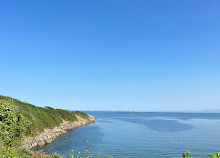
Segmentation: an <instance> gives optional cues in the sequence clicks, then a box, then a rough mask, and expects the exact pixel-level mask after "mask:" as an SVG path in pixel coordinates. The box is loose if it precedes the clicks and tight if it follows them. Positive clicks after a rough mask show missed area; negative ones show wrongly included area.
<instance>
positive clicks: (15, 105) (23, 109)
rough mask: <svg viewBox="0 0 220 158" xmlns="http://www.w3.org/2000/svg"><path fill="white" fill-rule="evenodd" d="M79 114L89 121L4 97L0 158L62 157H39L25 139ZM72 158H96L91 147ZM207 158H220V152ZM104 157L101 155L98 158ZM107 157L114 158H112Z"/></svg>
mask: <svg viewBox="0 0 220 158" xmlns="http://www.w3.org/2000/svg"><path fill="white" fill-rule="evenodd" d="M76 115H78V116H80V117H82V118H88V115H86V114H85V113H83V112H79V111H76V112H70V111H67V110H62V109H53V108H51V107H45V108H42V107H36V106H34V105H31V104H28V103H24V102H21V101H19V100H16V99H12V98H10V97H5V96H0V158H62V156H61V155H59V154H56V153H54V154H52V155H36V154H35V153H34V152H33V151H31V150H27V149H24V148H23V147H22V145H21V144H22V138H24V137H25V136H34V135H36V134H37V133H39V132H41V131H42V130H43V129H44V128H52V127H54V126H56V125H59V124H60V123H61V122H63V121H64V120H65V121H76V120H77V117H76ZM87 143H88V142H87ZM88 147H89V144H88ZM69 156H70V158H74V157H76V158H93V157H92V153H91V151H90V148H89V150H87V151H86V152H85V154H84V155H83V156H82V157H81V154H80V153H78V154H77V155H74V154H73V151H71V152H70V154H69ZM189 156H190V152H189V151H188V152H187V153H186V154H185V153H182V158H192V157H189ZM207 156H208V157H211V158H220V153H217V154H212V155H207ZM101 157H102V156H101V155H100V154H99V157H98V158H101ZM107 158H112V156H109V157H107Z"/></svg>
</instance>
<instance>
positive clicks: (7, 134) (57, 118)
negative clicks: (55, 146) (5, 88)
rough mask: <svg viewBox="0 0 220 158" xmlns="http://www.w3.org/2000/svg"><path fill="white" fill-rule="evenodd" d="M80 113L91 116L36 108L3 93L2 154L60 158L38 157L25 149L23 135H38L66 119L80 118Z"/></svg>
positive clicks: (0, 117) (0, 111)
mask: <svg viewBox="0 0 220 158" xmlns="http://www.w3.org/2000/svg"><path fill="white" fill-rule="evenodd" d="M76 115H78V116H80V117H82V118H87V117H88V115H86V114H85V113H82V112H79V111H76V112H71V111H67V110H62V109H54V108H51V107H45V108H42V107H36V106H34V105H32V104H29V103H24V102H21V101H19V100H17V99H13V98H10V97H5V96H0V157H3V158H20V157H22V158H26V157H27V158H32V157H33V158H38V157H41V158H57V157H61V156H60V155H58V154H53V155H50V156H48V155H46V156H36V155H34V153H33V152H32V151H30V150H26V149H24V148H22V145H21V144H22V138H24V137H26V136H35V135H36V134H38V133H40V132H42V131H43V130H44V129H45V128H53V127H54V126H57V125H59V124H60V123H61V122H63V121H64V120H65V121H71V122H73V121H77V117H76Z"/></svg>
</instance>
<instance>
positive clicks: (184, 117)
mask: <svg viewBox="0 0 220 158" xmlns="http://www.w3.org/2000/svg"><path fill="white" fill-rule="evenodd" d="M87 113H89V114H91V115H93V116H95V117H97V122H95V123H92V124H90V125H89V126H85V127H81V128H78V129H75V130H73V131H70V132H68V133H67V134H65V135H63V136H61V137H59V138H57V139H56V141H54V142H53V143H52V144H51V147H50V148H47V147H43V149H44V151H46V152H57V153H60V154H62V155H66V156H67V157H68V154H69V152H70V151H71V150H74V152H75V153H78V152H79V151H80V152H81V153H83V152H84V151H85V150H86V149H88V146H87V143H86V140H87V139H88V141H89V144H90V148H91V151H92V154H93V155H94V157H95V156H97V154H98V153H100V152H101V153H102V155H104V156H106V155H113V156H114V157H115V158H158V157H162V158H178V157H180V156H181V153H182V152H185V151H187V150H190V151H191V153H192V156H194V157H206V155H208V154H211V153H215V152H217V151H220V114H194V113H132V112H87ZM65 137H69V139H68V140H64V138H65Z"/></svg>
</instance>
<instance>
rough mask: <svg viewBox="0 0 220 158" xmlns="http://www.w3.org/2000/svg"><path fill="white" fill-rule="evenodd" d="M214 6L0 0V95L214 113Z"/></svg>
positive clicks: (49, 102)
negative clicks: (209, 110) (207, 110)
mask: <svg viewBox="0 0 220 158" xmlns="http://www.w3.org/2000/svg"><path fill="white" fill-rule="evenodd" d="M219 8H220V1H219V0H193V1H192V0H184V1H177V0H166V1H165V0H136V1H134V0H109V1H107V0H106V1H105V0H92V1H91V0H83V1H72V0H65V1H61V0H47V1H45V0H33V1H30V0H21V1H17V0H11V1H1V2H0V94H2V95H7V96H12V97H14V98H18V99H20V100H23V101H27V102H30V103H32V104H35V105H38V106H52V107H55V108H63V109H69V110H138V111H139V110H140V111H197V110H206V109H220V9H219Z"/></svg>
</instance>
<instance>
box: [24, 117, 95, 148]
mask: <svg viewBox="0 0 220 158" xmlns="http://www.w3.org/2000/svg"><path fill="white" fill-rule="evenodd" d="M95 121H96V118H95V117H93V116H91V115H89V118H87V119H82V118H80V117H78V121H76V122H64V123H61V124H60V125H59V126H56V127H55V128H53V129H45V130H44V132H42V133H40V134H39V135H38V136H36V137H29V138H26V139H25V140H24V141H23V145H24V147H25V148H26V149H32V148H34V147H37V146H43V145H46V144H50V143H52V142H53V141H54V140H55V139H56V138H57V137H58V136H60V135H63V134H65V133H67V132H68V131H69V130H73V129H75V128H78V127H82V126H86V125H88V124H89V123H92V122H95Z"/></svg>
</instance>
